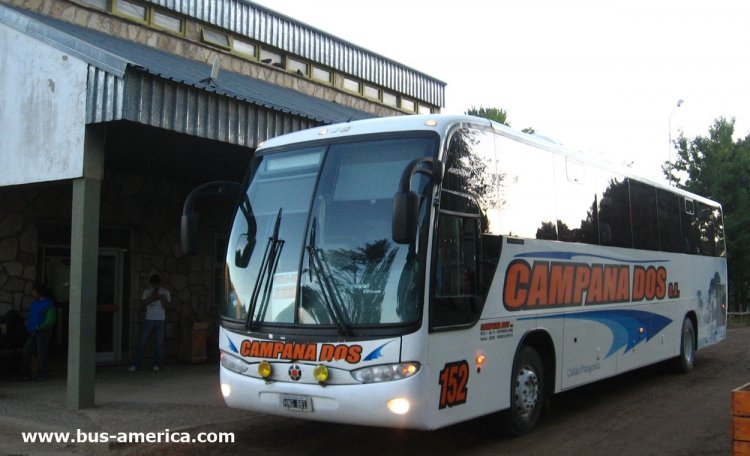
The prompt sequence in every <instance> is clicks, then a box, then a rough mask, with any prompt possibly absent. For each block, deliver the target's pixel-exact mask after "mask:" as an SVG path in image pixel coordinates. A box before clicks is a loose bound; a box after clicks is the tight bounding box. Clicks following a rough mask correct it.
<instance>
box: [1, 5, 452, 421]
mask: <svg viewBox="0 0 750 456" xmlns="http://www.w3.org/2000/svg"><path fill="white" fill-rule="evenodd" d="M444 90H445V84H444V83H443V82H441V81H439V80H437V79H435V78H432V77H430V76H428V75H425V74H423V73H420V72H418V71H416V70H414V69H411V68H409V67H406V66H404V65H402V64H399V63H397V62H394V61H392V60H390V59H388V58H386V57H383V56H380V55H378V54H375V53H372V52H370V51H367V50H365V49H362V48H359V47H357V46H356V45H353V44H351V43H348V42H346V41H344V40H341V39H339V38H336V37H334V36H331V35H329V34H327V33H325V32H324V31H321V30H318V29H315V28H313V27H310V26H308V25H305V24H303V23H300V22H298V21H295V20H294V19H292V18H289V17H286V16H284V15H280V14H278V13H275V12H273V11H271V10H268V9H265V8H263V7H260V6H258V5H255V4H252V3H250V2H246V1H240V0H205V1H203V0H156V1H141V0H71V1H64V0H0V125H2V130H3V134H2V135H0V169H3V170H4V172H3V173H1V174H0V317H1V316H3V315H5V314H7V313H8V312H17V313H19V314H21V315H24V314H25V313H26V311H27V310H28V308H29V305H30V302H31V287H32V284H33V283H34V282H36V281H43V282H47V283H48V284H49V285H50V286H51V287H52V289H53V292H54V295H55V298H56V301H57V303H58V308H59V310H60V317H61V318H60V319H59V323H58V325H57V329H56V335H55V337H54V338H53V347H52V349H53V352H54V353H55V354H56V355H57V356H67V358H68V359H67V365H68V380H69V389H70V391H69V395H68V399H69V403H70V405H71V407H84V406H87V405H91V404H92V403H93V386H92V385H93V368H94V367H93V366H94V365H95V363H96V362H115V363H117V362H125V361H127V360H129V359H130V357H131V356H132V350H133V346H134V341H135V340H136V338H137V334H138V332H139V330H140V325H141V322H142V319H143V312H142V309H141V307H140V304H139V301H140V299H139V298H140V294H141V290H142V289H143V287H144V286H145V285H146V284H147V281H148V277H149V276H150V275H151V274H154V273H158V274H160V275H161V276H162V278H163V283H164V285H165V286H166V287H167V288H168V289H169V290H170V291H171V293H172V296H173V305H172V306H170V308H169V309H168V312H167V356H169V357H170V358H177V357H179V356H181V355H182V353H181V351H184V341H185V337H186V335H187V334H188V331H190V330H191V329H190V328H191V326H190V325H191V324H192V323H194V322H204V323H205V325H204V326H203V327H204V328H207V329H206V331H207V333H208V335H207V339H208V344H207V346H208V348H207V357H208V358H215V357H216V355H217V352H216V349H215V347H216V330H215V329H214V328H216V324H215V320H216V315H217V312H216V302H217V300H216V294H217V293H219V292H220V288H221V287H220V284H221V280H222V279H221V275H222V271H223V250H224V247H225V244H226V230H227V228H228V225H229V220H230V214H231V210H232V207H231V206H232V202H229V201H227V202H224V203H218V204H217V203H215V202H212V203H210V204H206V207H204V208H201V212H202V214H201V215H202V219H203V224H204V226H203V237H202V239H201V250H200V253H199V255H197V256H186V255H184V254H183V253H182V251H181V248H180V240H179V219H180V213H181V209H182V203H183V201H184V199H185V197H186V195H187V194H188V193H189V192H190V190H191V189H192V188H194V187H195V186H197V185H199V184H201V183H204V182H207V181H211V180H241V179H242V178H243V175H244V171H245V168H246V167H247V165H248V163H249V160H250V158H251V157H252V154H253V151H254V149H255V148H256V147H257V145H258V144H259V143H260V142H262V141H264V140H265V139H268V138H270V137H273V136H277V135H280V134H283V133H288V132H291V131H296V130H300V129H304V128H309V127H313V126H318V125H325V124H331V123H336V122H346V121H349V120H355V119H362V118H368V117H375V116H390V115H404V114H415V113H434V112H439V110H440V108H441V107H442V106H443V104H444ZM6 331H7V329H6Z"/></svg>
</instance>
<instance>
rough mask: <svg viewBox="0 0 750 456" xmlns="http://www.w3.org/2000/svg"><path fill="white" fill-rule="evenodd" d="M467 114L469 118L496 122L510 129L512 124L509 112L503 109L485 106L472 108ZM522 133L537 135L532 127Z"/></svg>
mask: <svg viewBox="0 0 750 456" xmlns="http://www.w3.org/2000/svg"><path fill="white" fill-rule="evenodd" d="M465 114H466V115H469V116H477V117H483V118H485V119H490V120H494V121H495V122H497V123H500V124H503V125H505V126H506V127H510V122H508V112H507V111H506V110H504V109H501V108H485V107H483V106H480V107H479V108H476V107H474V106H472V107H471V108H469V110H468V111H466V112H465ZM521 131H522V132H524V133H528V134H530V135H533V134H534V133H535V131H534V129H533V128H531V127H527V128H524V129H523V130H521Z"/></svg>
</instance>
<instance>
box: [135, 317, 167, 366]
mask: <svg viewBox="0 0 750 456" xmlns="http://www.w3.org/2000/svg"><path fill="white" fill-rule="evenodd" d="M166 325H167V324H166V322H165V321H164V320H144V321H143V329H142V330H141V337H140V338H139V339H138V345H137V346H136V348H135V359H134V360H133V365H134V366H135V367H137V368H138V369H140V368H141V366H142V365H143V358H144V357H145V356H146V343H148V339H149V336H151V333H152V332H153V333H154V339H155V340H154V345H155V347H154V366H156V367H159V366H161V359H162V357H163V356H164V335H165V333H166Z"/></svg>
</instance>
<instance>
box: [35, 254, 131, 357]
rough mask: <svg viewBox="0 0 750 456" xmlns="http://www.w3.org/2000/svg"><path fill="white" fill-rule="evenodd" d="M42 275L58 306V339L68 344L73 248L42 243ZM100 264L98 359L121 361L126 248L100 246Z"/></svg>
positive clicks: (97, 297)
mask: <svg viewBox="0 0 750 456" xmlns="http://www.w3.org/2000/svg"><path fill="white" fill-rule="evenodd" d="M41 250H42V256H43V258H42V263H41V264H42V265H43V268H44V269H43V271H42V277H44V279H45V281H47V283H48V284H49V286H50V288H51V289H52V292H53V295H54V297H55V299H56V303H57V307H58V324H57V329H56V334H55V336H54V337H55V341H56V343H57V345H58V346H60V347H63V346H66V345H67V342H68V340H67V338H68V315H69V299H70V298H69V296H70V248H68V247H51V246H44V247H42V249H41ZM98 261H99V266H98V280H97V293H96V362H97V363H110V362H118V361H121V360H123V359H125V358H126V357H127V353H124V354H123V346H127V344H124V343H123V342H126V341H124V340H123V333H124V331H123V327H124V323H126V322H125V321H124V318H123V315H125V314H126V310H127V309H124V307H125V306H123V303H124V302H126V301H125V299H124V294H125V269H126V268H125V250H124V249H116V248H100V249H99V260H98Z"/></svg>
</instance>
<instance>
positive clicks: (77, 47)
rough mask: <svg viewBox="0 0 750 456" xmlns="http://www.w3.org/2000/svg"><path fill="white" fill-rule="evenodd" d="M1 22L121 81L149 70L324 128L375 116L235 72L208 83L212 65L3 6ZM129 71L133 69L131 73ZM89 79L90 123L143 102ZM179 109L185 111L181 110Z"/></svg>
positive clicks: (103, 80) (111, 83)
mask: <svg viewBox="0 0 750 456" xmlns="http://www.w3.org/2000/svg"><path fill="white" fill-rule="evenodd" d="M0 21H1V22H2V23H5V24H7V25H9V26H11V27H13V28H16V29H17V30H19V31H21V32H24V33H27V34H29V35H31V36H33V37H34V38H37V39H40V40H41V41H44V42H46V43H47V44H50V45H53V46H55V47H58V48H61V49H64V50H65V51H66V52H71V53H72V54H74V55H76V56H77V57H79V58H81V59H82V60H84V61H86V62H87V63H89V64H90V65H92V66H94V67H96V68H98V69H100V70H103V71H104V72H106V73H110V74H111V75H112V76H114V77H115V78H125V79H127V74H128V73H130V72H132V71H144V72H146V73H149V74H152V75H155V76H158V77H160V78H164V79H167V80H170V81H175V82H177V83H180V84H187V85H189V86H192V87H194V88H196V89H199V90H200V91H203V92H209V93H213V94H217V95H221V96H225V97H231V98H233V99H235V100H239V101H244V102H249V103H252V104H254V105H257V106H260V107H263V108H266V109H268V110H271V111H276V112H279V113H282V114H287V115H290V116H297V117H302V118H306V119H309V120H311V121H313V122H319V123H336V122H345V121H347V120H356V119H365V118H370V117H374V116H373V115H372V114H369V113H366V112H363V111H359V110H356V109H353V108H350V107H348V106H343V105H339V104H336V103H333V102H329V101H326V100H322V99H319V98H315V97H311V96H308V95H305V94H303V93H301V92H297V91H295V90H292V89H288V88H285V87H281V86H277V85H274V84H271V83H269V82H265V81H262V80H259V79H253V78H249V77H246V76H243V75H240V74H237V73H233V72H230V71H220V72H219V75H218V77H217V78H216V79H215V80H214V81H211V82H206V80H207V78H208V77H209V75H210V72H211V67H210V65H207V64H204V63H201V62H196V61H193V60H189V59H186V58H183V57H180V56H177V55H174V54H169V53H167V52H163V51H160V50H157V49H153V48H150V47H148V46H144V45H141V44H138V43H135V42H131V41H127V40H124V39H120V38H116V37H113V36H110V35H106V34H104V33H101V32H97V31H94V30H90V29H86V28H82V27H79V26H76V25H74V24H70V23H67V22H63V21H60V20H56V19H54V18H51V17H47V16H40V15H37V14H34V13H31V12H28V11H22V10H18V9H15V8H10V7H6V6H4V5H0ZM126 68H129V70H127V71H125V69H126ZM89 76H90V79H89V87H88V95H89V96H94V97H96V99H95V100H89V101H88V104H87V120H89V121H91V122H95V121H97V120H98V121H106V120H112V119H117V118H123V112H118V110H119V111H122V109H123V106H125V105H127V104H132V103H133V102H136V103H138V102H139V101H138V100H132V99H130V98H129V94H128V93H127V90H126V91H125V93H124V94H123V93H122V91H121V89H120V87H121V85H120V84H119V83H118V82H117V81H116V80H114V79H112V78H111V77H110V78H107V77H106V75H104V74H101V73H100V72H96V71H94V72H91V71H90V73H89ZM92 76H93V77H94V78H93V79H92V78H91V77H92ZM126 86H127V84H126ZM123 98H124V100H123ZM185 101H187V100H185ZM165 102H166V99H165V98H159V97H158V96H157V97H155V98H152V99H151V103H152V104H153V103H156V104H164V103H165ZM172 102H174V100H172ZM89 107H90V108H91V111H89V109H88V108H89ZM175 109H181V108H180V106H178V105H176V106H175ZM126 111H127V110H126ZM129 112H131V113H132V111H129ZM178 114H179V113H178ZM183 114H185V113H183ZM292 122H293V121H290V124H291V123H292ZM303 123H305V122H303Z"/></svg>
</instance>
